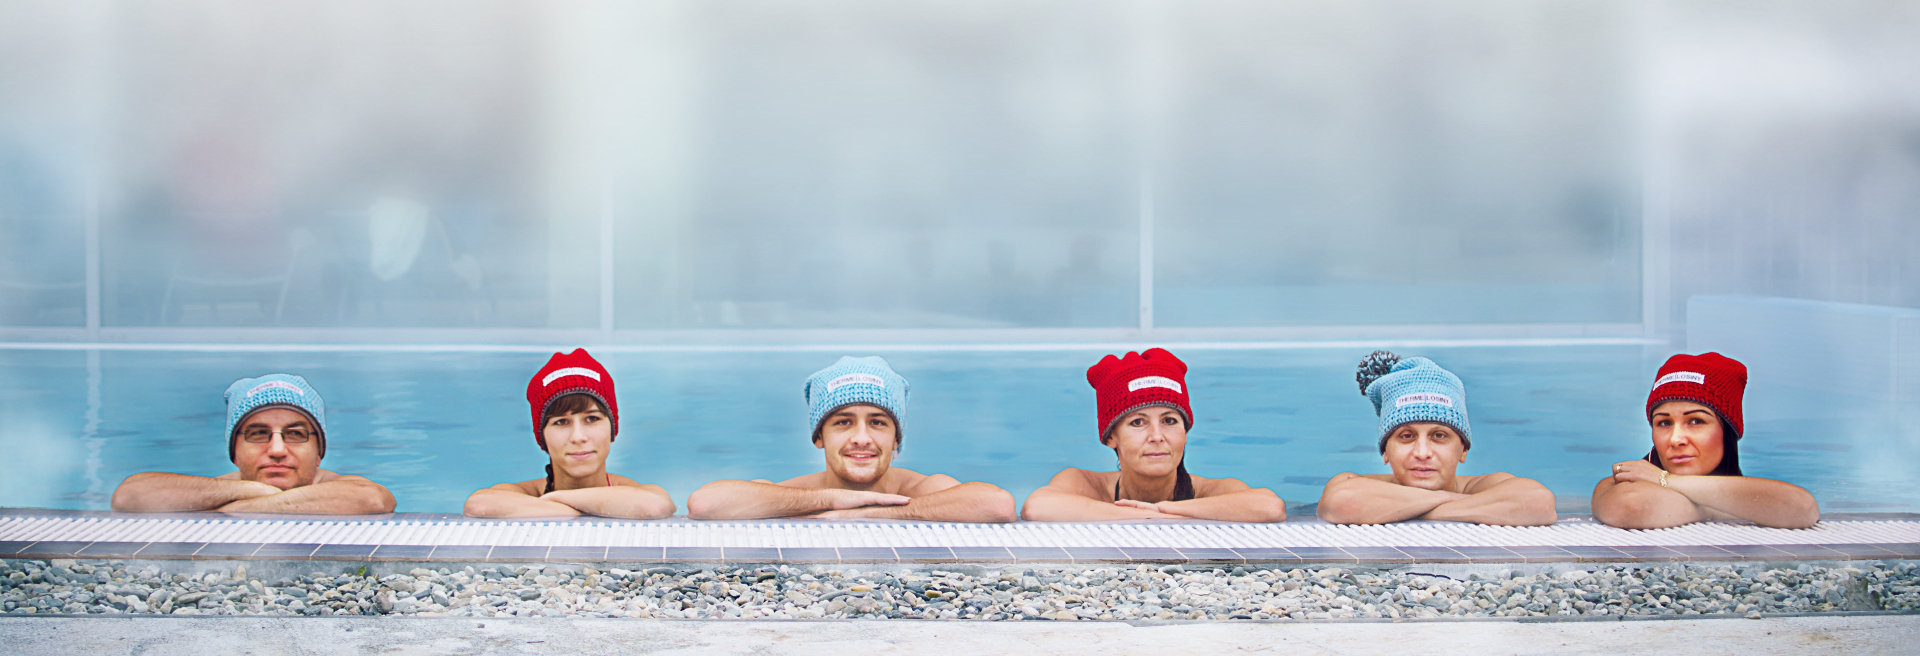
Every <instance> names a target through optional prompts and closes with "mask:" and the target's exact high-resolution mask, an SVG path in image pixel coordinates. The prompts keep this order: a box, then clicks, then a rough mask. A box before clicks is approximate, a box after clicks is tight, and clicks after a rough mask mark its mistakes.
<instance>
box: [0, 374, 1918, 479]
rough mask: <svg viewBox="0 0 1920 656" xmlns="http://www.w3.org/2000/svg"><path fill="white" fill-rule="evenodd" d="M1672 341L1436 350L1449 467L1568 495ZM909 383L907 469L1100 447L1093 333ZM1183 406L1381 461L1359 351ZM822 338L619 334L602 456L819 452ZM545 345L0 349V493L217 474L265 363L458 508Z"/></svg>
mask: <svg viewBox="0 0 1920 656" xmlns="http://www.w3.org/2000/svg"><path fill="white" fill-rule="evenodd" d="M1669 353H1670V351H1668V350H1665V349H1661V348H1648V347H1639V346H1573V347H1567V346H1561V347H1500V348H1491V347H1488V348H1478V347H1476V348H1434V349H1422V350H1418V351H1409V352H1408V353H1407V354H1421V355H1427V356H1429V357H1432V358H1434V359H1435V360H1437V361H1439V362H1440V363H1441V364H1442V365H1443V366H1446V367H1448V368H1450V369H1452V370H1453V371H1455V372H1456V373H1458V374H1459V375H1460V377H1461V378H1462V379H1464V380H1465V381H1466V384H1467V390H1468V404H1469V408H1470V412H1471V417H1472V421H1473V425H1474V436H1475V439H1474V448H1473V450H1472V451H1471V452H1470V453H1469V455H1468V458H1467V463H1466V464H1465V465H1464V466H1463V467H1462V469H1461V471H1462V473H1466V474H1475V473H1484V472H1488V471H1510V472H1513V473H1516V474H1520V475H1523V476H1530V477H1533V478H1536V479H1538V480H1540V481H1541V482H1543V483H1545V484H1546V485H1547V486H1548V487H1549V488H1551V489H1552V490H1553V491H1554V492H1555V494H1557V495H1560V496H1561V497H1562V499H1563V507H1565V506H1567V505H1572V506H1574V507H1579V506H1581V505H1583V502H1584V500H1585V498H1586V497H1587V495H1588V494H1589V493H1590V492H1591V491H1592V488H1593V483H1594V481H1595V480H1597V479H1598V478H1599V477H1600V476H1601V475H1603V474H1605V473H1606V471H1607V467H1608V465H1609V464H1611V463H1613V462H1615V461H1619V460H1624V459H1627V458H1633V457H1637V456H1640V455H1642V454H1644V453H1645V452H1646V451H1647V449H1648V447H1649V444H1650V442H1649V437H1648V431H1647V427H1646V423H1645V421H1644V420H1643V419H1642V417H1641V415H1640V412H1641V404H1642V403H1643V402H1644V399H1645V394H1646V385H1647V383H1648V382H1649V381H1650V380H1651V378H1652V372H1653V371H1654V370H1655V368H1656V367H1657V366H1658V364H1659V362H1660V361H1661V360H1663V359H1664V358H1665V357H1666V356H1667V355H1668V354H1669ZM879 354H880V355H884V356H886V357H887V358H888V360H890V361H891V362H892V363H893V365H894V367H895V368H896V369H898V370H899V371H900V372H901V373H902V374H903V375H905V376H906V377H907V378H908V380H910V381H911V382H912V384H913V398H912V405H911V409H910V410H909V412H908V414H907V417H906V418H905V420H904V422H903V427H904V435H905V442H904V445H903V449H902V454H901V457H900V459H899V460H898V461H897V465H898V466H902V467H907V468H911V469H916V470H919V471H924V472H945V473H948V474H952V475H954V476H956V477H958V478H960V479H962V480H984V481H989V482H993V483H996V484H998V485H1000V486H1002V487H1005V488H1006V489H1008V490H1009V491H1011V492H1012V493H1013V494H1014V495H1015V496H1016V497H1017V498H1020V499H1023V500H1024V499H1025V497H1026V495H1027V494H1028V493H1030V492H1032V491H1033V490H1034V489H1035V488H1037V487H1039V486H1040V485H1042V484H1044V483H1045V482H1046V481H1047V480H1048V479H1049V478H1051V477H1052V476H1053V475H1054V474H1055V473H1057V472H1058V471H1059V470H1060V469H1061V468H1062V467H1065V466H1080V467H1087V468H1102V469H1104V468H1111V467H1112V465H1113V455H1112V452H1111V451H1110V450H1107V449H1105V448H1103V447H1101V446H1100V444H1099V442H1098V440H1097V439H1096V437H1095V435H1094V427H1093V424H1094V406H1093V394H1092V391H1091V390H1090V389H1089V388H1088V387H1087V384H1086V380H1085V378H1084V371H1085V369H1086V367H1087V366H1088V365H1089V364H1091V363H1092V362H1094V361H1095V360H1097V359H1098V358H1099V356H1100V355H1101V353H1099V352H1094V351H1047V352H1025V351H1006V352H931V351H910V352H898V353H890V352H886V351H882V352H880V353H879ZM1179 354H1180V355H1181V356H1182V357H1183V358H1185V359H1186V360H1187V361H1188V362H1189V363H1190V364H1191V366H1192V370H1191V372H1190V374H1189V383H1190V385H1191V387H1192V391H1193V399H1194V401H1193V405H1194V411H1195V413H1196V415H1197V418H1198V421H1197V425H1196V426H1195V429H1194V431H1193V433H1192V436H1191V439H1190V442H1189V445H1188V456H1187V457H1188V465H1189V469H1190V470H1192V471H1193V472H1194V473H1196V474H1200V475H1204V476H1232V477H1237V478H1240V479H1242V480H1245V481H1247V482H1248V483H1250V484H1253V485H1256V486H1266V487H1271V488H1273V489H1274V490H1275V491H1277V492H1278V493H1279V494H1280V496H1281V497H1282V498H1284V499H1286V500H1287V501H1288V503H1289V505H1290V506H1295V507H1297V506H1298V505H1300V504H1305V503H1310V502H1312V501H1314V500H1316V499H1317V498H1318V497H1319V494H1320V487H1321V485H1322V484H1323V483H1324V482H1325V481H1326V479H1327V478H1328V477H1329V476H1331V475H1333V474H1335V473H1338V472H1341V471H1358V472H1362V473H1370V472H1382V471H1385V468H1384V465H1382V464H1381V462H1380V458H1379V455H1378V453H1377V451H1376V450H1375V442H1374V437H1373V432H1374V430H1375V424H1374V415H1373V413H1372V409H1371V406H1370V405H1369V404H1368V403H1367V401H1366V400H1365V399H1363V398H1362V397H1361V396H1360V395H1359V393H1358V389H1357V388H1356V387H1355V385H1354V382H1353V368H1354V364H1355V363H1356V362H1357V361H1358V360H1359V358H1360V357H1361V356H1362V355H1364V354H1365V352H1364V350H1349V349H1317V348H1316V349H1298V350H1192V351H1187V352H1183V353H1179ZM837 355H838V354H829V353H821V352H772V353H767V352H721V353H657V352H652V353H631V352H630V353H617V352H604V353H601V354H599V357H600V359H601V360H602V361H603V362H604V363H605V364H606V365H607V367H608V368H609V369H610V370H611V371H612V372H613V374H614V377H615V380H616V382H617V384H618V387H619V396H620V406H621V419H622V432H621V435H620V437H619V439H618V440H617V441H616V442H615V443H614V448H613V453H612V456H611V461H610V465H609V468H610V469H611V470H612V471H613V472H615V473H618V474H623V475H627V476H631V477H633V478H635V479H639V480H641V481H647V482H655V483H659V484H661V485H663V486H665V487H666V488H667V490H668V491H669V492H671V493H672V494H673V497H674V499H675V501H676V502H678V503H680V504H681V506H682V507H683V508H684V506H685V502H686V497H687V494H688V493H690V492H692V491H693V490H694V489H696V488H698V487H699V486H700V485H701V484H702V483H705V482H706V481H709V480H713V479H717V478H759V477H765V478H771V479H774V480H779V479H783V478H787V477H790V476H796V475H800V474H803V473H807V472H811V471H815V470H817V469H819V468H820V466H821V456H820V452H819V451H818V450H817V449H815V448H813V446H812V445H811V444H810V443H809V442H808V440H807V434H808V431H807V429H808V427H807V426H806V425H805V423H806V408H805V406H804V404H803V402H802V400H801V391H800V390H801V382H802V381H803V380H804V379H805V377H806V375H807V374H808V373H810V372H812V371H814V370H816V369H818V368H820V367H823V366H825V365H827V364H829V363H831V362H832V361H833V360H834V358H835V357H837ZM545 360H546V354H545V353H498V352H477V353H475V352H461V353H392V352H291V353H240V354H231V355H228V354H213V353H200V352H178V351H104V352H89V351H33V350H0V448H3V449H4V453H5V454H6V457H7V464H6V466H5V470H4V473H3V474H0V506H16V507H21V506H27V507H48V508H73V509H106V508H107V502H108V498H109V495H110V494H111V493H112V491H113V489H114V487H115V486H116V485H118V484H119V482H120V480H121V479H122V478H124V477H126V476H127V475H128V474H131V473H134V472H139V471H149V470H161V471H176V472H183V473H193V474H202V475H216V474H220V473H225V472H228V471H232V469H233V467H232V465H231V464H230V463H229V462H227V461H226V460H225V455H226V451H225V446H224V445H223V443H222V441H221V437H220V435H221V430H222V427H223V426H222V422H223V411H224V408H223V406H222V405H221V398H220V395H221V392H222V390H224V389H225V388H226V385H227V384H228V383H229V382H231V381H232V380H233V379H235V378H239V377H241V376H251V375H257V374H260V373H265V372H270V371H289V372H294V373H298V374H301V375H303V376H306V377H307V379H308V380H310V381H312V383H313V384H314V386H315V387H316V388H318V389H319V391H320V392H321V394H322V395H323V396H324V397H325V398H326V401H327V410H328V412H327V424H328V433H329V438H328V439H329V442H328V454H327V458H326V460H325V462H324V463H323V466H324V467H326V468H328V469H332V470H334V471H339V472H344V473H356V474H362V475H365V476H368V477H370V478H373V479H374V480H377V481H380V482H382V483H384V484H386V485H387V486H388V487H389V488H390V489H392V491H393V493H394V495H395V496H396V497H397V498H398V499H399V510H401V511H408V512H459V510H460V508H461V504H462V502H463V501H464V500H465V498H466V495H467V494H468V493H470V492H472V491H473V490H475V489H478V488H480V487H484V486H487V485H491V484H494V483H499V482H503V481H517V480H524V479H529V478H537V477H539V476H540V475H541V465H543V464H544V462H545V461H544V456H543V454H542V453H541V452H540V451H539V450H538V449H537V448H536V447H535V446H534V444H533V438H532V433H531V428H530V427H529V425H528V417H527V406H526V402H525V400H524V391H525V386H526V379H527V376H530V375H531V374H532V373H533V371H534V370H536V369H537V368H538V367H539V366H540V365H541V364H542V363H543V362H545ZM1746 407H1747V426H1748V434H1747V437H1746V438H1745V439H1743V440H1742V442H1741V448H1742V458H1741V459H1742V464H1743V465H1744V466H1745V467H1746V470H1747V473H1748V474H1749V475H1754V476H1765V477H1770V478H1780V479H1784V480H1789V481H1792V482H1795V483H1798V484H1801V485H1803V486H1805V487H1807V488H1808V489H1810V490H1811V491H1812V492H1813V493H1814V495H1815V496H1816V497H1817V498H1819V499H1820V501H1821V504H1822V507H1823V508H1824V509H1825V510H1827V511H1829V512H1842V511H1920V493H1917V492H1916V491H1915V489H1914V486H1912V484H1911V483H1910V481H1909V477H1910V475H1911V472H1912V471H1913V470H1914V467H1915V465H1916V464H1920V459H1917V458H1916V456H1915V455H1914V453H1915V452H1916V451H1915V447H1916V446H1917V445H1920V440H1917V439H1916V436H1915V435H1914V434H1912V433H1913V431H1912V430H1911V429H1910V428H1908V427H1905V426H1903V425H1902V424H1900V423H1899V422H1898V421H1896V416H1897V414H1898V411H1897V410H1896V409H1891V408H1886V407H1881V406H1876V405H1874V404H1873V403H1872V402H1869V401H1864V400H1859V399H1852V398H1848V397H1845V396H1843V395H1839V394H1836V393H1831V392H1825V391H1822V390H1819V389H1807V388H1796V387H1790V386H1787V385H1784V384H1782V383H1779V382H1777V381H1771V380H1769V379H1767V378H1766V375H1765V372H1762V371H1756V372H1754V382H1753V384H1752V386H1751V387H1750V388H1749V391H1748V395H1747V406H1746Z"/></svg>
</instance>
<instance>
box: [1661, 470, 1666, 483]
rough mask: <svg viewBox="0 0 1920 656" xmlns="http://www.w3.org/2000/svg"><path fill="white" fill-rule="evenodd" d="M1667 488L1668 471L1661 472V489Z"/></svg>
mask: <svg viewBox="0 0 1920 656" xmlns="http://www.w3.org/2000/svg"><path fill="white" fill-rule="evenodd" d="M1666 486H1667V470H1665V469H1662V470H1660V487H1666Z"/></svg>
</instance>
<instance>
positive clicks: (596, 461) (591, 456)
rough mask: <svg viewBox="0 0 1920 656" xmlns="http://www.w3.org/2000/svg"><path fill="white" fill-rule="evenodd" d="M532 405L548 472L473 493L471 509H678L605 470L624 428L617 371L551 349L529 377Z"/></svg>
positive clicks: (539, 512) (535, 513)
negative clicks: (615, 390)
mask: <svg viewBox="0 0 1920 656" xmlns="http://www.w3.org/2000/svg"><path fill="white" fill-rule="evenodd" d="M527 404H528V406H530V407H531V410H532V417H533V441H534V444H536V445H538V446H539V447H540V449H541V450H542V451H545V452H547V458H548V463H547V475H546V477H545V478H536V479H533V480H530V481H521V482H519V483H501V484H499V485H495V486H493V487H489V488H486V489H484V490H480V491H478V492H474V493H473V494H472V495H471V496H468V497H467V507H466V513H467V514H469V515H473V516H475V517H567V516H574V515H599V516H602V517H629V518H636V519H652V518H656V517H666V516H668V515H672V514H673V513H674V511H675V510H677V508H675V507H674V505H673V498H672V497H669V496H668V495H667V491H666V490H665V489H663V488H661V487H660V486H658V485H647V484H642V483H638V482H635V481H634V480H633V479H631V478H627V477H625V476H616V475H614V474H610V473H608V472H607V455H608V453H609V451H611V450H612V448H613V438H614V436H616V435H618V434H619V433H620V403H619V401H618V400H617V399H616V398H615V397H614V394H613V375H612V374H609V373H607V369H606V367H603V366H600V363H599V362H598V361H596V360H594V359H593V356H591V355H588V354H587V350H586V349H574V350H573V352H572V353H566V354H561V353H555V354H553V357H552V358H549V359H548V360H547V365H546V366H544V367H541V368H540V371H539V372H538V373H535V374H534V375H533V380H531V381H528V382H527Z"/></svg>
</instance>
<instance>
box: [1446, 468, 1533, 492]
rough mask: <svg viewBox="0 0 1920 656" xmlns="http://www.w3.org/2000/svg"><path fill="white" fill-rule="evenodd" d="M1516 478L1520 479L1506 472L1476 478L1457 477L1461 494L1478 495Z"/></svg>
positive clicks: (1481, 475)
mask: <svg viewBox="0 0 1920 656" xmlns="http://www.w3.org/2000/svg"><path fill="white" fill-rule="evenodd" d="M1516 478H1520V477H1519V476H1514V475H1513V474H1509V473H1506V472H1493V473H1491V474H1480V475H1478V476H1461V477H1459V479H1458V480H1460V481H1461V483H1460V492H1461V493H1463V494H1478V493H1480V492H1484V491H1486V489H1487V488H1490V487H1493V486H1495V485H1499V484H1501V483H1505V482H1507V481H1511V480H1513V479H1516Z"/></svg>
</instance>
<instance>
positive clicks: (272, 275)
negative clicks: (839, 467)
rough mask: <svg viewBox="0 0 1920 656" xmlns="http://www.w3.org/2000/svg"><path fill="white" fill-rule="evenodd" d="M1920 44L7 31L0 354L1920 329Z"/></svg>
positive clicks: (1733, 39) (1053, 30)
mask: <svg viewBox="0 0 1920 656" xmlns="http://www.w3.org/2000/svg"><path fill="white" fill-rule="evenodd" d="M1916 33H1920V5H1916V4H1914V3H1910V2H1898V1H1862V0H1850V1H1844V2H1830V3H1817V4H1816V3H1800V2H1724V1H1705V0H1697V1H1683V2H1601V1H1584V2H1527V1H1517V0H1515V1H1489V0H1473V1H1467V2H1449V3H1444V4H1435V3H1428V2H1415V1H1411V0H1362V1H1358V2H1352V1H1340V2H1331V1H1327V2H1319V1H1293V2H1261V1H1244V0H1243V1H1208V2H1158V1H1146V0H1142V1H1135V2H1110V1H1101V2H1096V1H1078V0H1046V1H1032V0H1022V1H1018V2H1012V1H1004V2H1003V1H966V2H938V1H915V2H871V1H867V2H861V1H845V0H842V1H826V2H806V3H792V2H772V1H745V0H721V1H702V2H648V3H627V2H569V3H533V2H504V1H492V2H488V1H481V2H472V1H460V2H452V1H425V0H413V1H405V2H370V1H347V2H295V1H286V0H270V1H266V2H245V3H236V2H216V1H206V0H202V1H185V2H167V3H144V2H108V1H102V0H80V1H59V2H56V1H38V0H28V1H17V0H16V1H13V2H8V3H6V4H5V5H0V98H4V99H5V101H4V102H0V251H3V252H0V334H4V335H7V336H12V337H14V338H28V339H55V340H58V339H69V338H72V339H79V338H82V337H85V338H91V339H108V340H112V339H133V340H139V339H152V338H155V335H159V336H161V337H160V338H162V339H167V340H186V341H193V340H194V339H197V338H200V337H201V336H203V335H220V336H223V337H224V338H228V339H235V338H236V337H234V336H235V335H238V336H240V337H238V338H240V339H255V340H260V341H273V340H275V339H280V338H282V337H277V336H284V335H295V334H297V335H299V336H300V338H301V339H305V340H320V341H325V340H326V339H328V335H329V334H331V333H329V332H328V331H329V330H331V329H342V328H351V329H368V328H372V329H437V330H443V331H444V330H452V331H461V330H481V331H494V332H492V333H488V334H494V335H496V336H499V335H506V337H498V338H500V339H515V338H514V337H512V335H524V334H531V335H536V336H537V335H543V334H546V335H551V334H565V335H577V334H593V333H577V332H564V333H553V332H549V333H542V332H539V331H597V334H599V335H601V336H602V337H601V339H603V340H604V341H613V342H619V341H623V340H647V339H654V338H655V337H657V336H659V335H668V336H671V335H676V334H678V335H687V334H697V335H703V336H705V337H704V338H712V336H713V335H721V336H720V337H719V339H722V340H725V339H735V338H734V337H726V336H725V335H729V334H733V333H729V332H725V331H739V330H751V329H785V330H800V331H805V330H812V329H824V330H844V329H885V330H904V331H913V330H921V329H942V330H968V329H1014V330H1020V329H1091V330H1109V329H1111V330H1126V331H1133V332H1130V333H1128V334H1134V335H1141V336H1144V337H1147V338H1151V337H1153V336H1155V335H1177V334H1202V335H1204V334H1208V333H1206V332H1205V331H1206V330H1209V329H1223V330H1224V329H1233V330H1238V331H1240V332H1226V333H1220V334H1231V335H1240V336H1253V337H1258V336H1262V335H1306V336H1342V335H1347V334H1352V333H1353V331H1354V330H1355V329H1356V328H1365V327H1386V330H1385V331H1384V332H1376V333H1371V334H1387V335H1392V334H1398V333H1396V332H1394V329H1393V328H1394V327H1406V328H1407V329H1408V330H1413V329H1414V328H1418V327H1433V326H1443V327H1446V326H1452V327H1456V328H1457V330H1455V332H1452V333H1448V334H1454V335H1465V336H1472V335H1476V334H1480V333H1479V332H1476V330H1477V329H1476V327H1497V326H1511V325H1522V326H1530V327H1533V328H1532V330H1533V332H1532V333H1530V334H1566V335H1593V334H1631V335H1645V334H1655V335H1674V336H1677V335H1680V334H1681V333H1682V332H1683V331H1684V329H1685V327H1686V325H1687V319H1688V317H1687V303H1688V299H1689V298H1692V297H1694V296H1698V295H1714V294H1750V295H1762V296H1771V297H1789V298H1796V299H1808V300H1814V301H1832V302H1845V303H1862V304H1872V305H1878V306H1888V307H1905V308H1913V307H1920V284H1915V283H1916V282H1920V280H1917V279H1920V266H1917V265H1915V264H1913V263H1912V262H1911V259H1912V258H1911V253H1912V252H1913V251H1914V249H1915V246H1916V245H1920V221H1917V220H1916V218H1920V84H1915V83H1914V82H1913V79H1914V78H1913V75H1914V71H1916V70H1920V39H1914V38H1912V37H1913V35H1914V34H1916ZM123 329H124V330H123ZM146 329H152V331H147V332H142V331H143V330H146ZM206 329H265V330H267V332H264V333H259V332H248V331H247V330H239V331H238V332H234V331H229V332H223V333H222V332H216V333H206V332H200V331H204V330H206ZM501 329H505V330H506V331H507V332H501ZM102 330H104V331H107V332H105V333H102V332H99V331H102ZM116 330H119V331H120V332H114V331H116ZM1181 330H1188V331H1189V332H1188V333H1180V332H1178V331H1181ZM1316 330H1318V331H1320V332H1315V331H1316ZM1488 330H1491V329H1490V328H1489V329H1488ZM154 331H158V332H154ZM169 331H172V332H169ZM526 331H534V332H531V333H529V332H526ZM626 331H635V332H633V333H627V332H626ZM673 331H697V332H693V333H675V332H673ZM1193 331H1199V332H1193ZM1290 331H1291V332H1290ZM1481 332H1485V331H1481ZM341 334H348V333H341ZM351 334H356V335H360V334H364V333H359V332H355V333H351ZM374 334H375V335H376V336H377V335H382V334H387V335H393V336H394V337H393V339H396V340H401V341H404V340H405V339H407V338H406V337H405V335H406V333H404V332H396V333H374ZM436 334H440V335H444V334H445V333H436ZM742 334H743V335H745V336H742V337H737V339H743V340H748V341H751V340H753V339H755V338H754V337H752V336H751V335H752V334H753V333H751V332H749V333H742ZM103 335H104V337H103ZM623 335H626V337H622V336H623ZM375 339H378V337H376V338H375ZM687 339H693V338H687Z"/></svg>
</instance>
